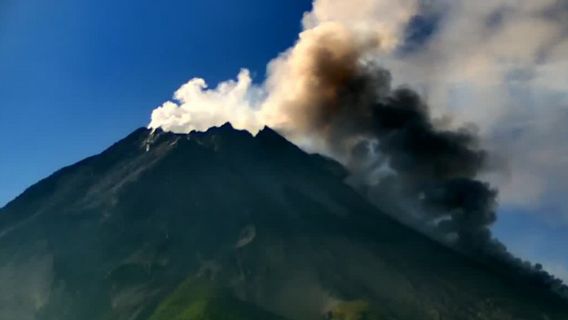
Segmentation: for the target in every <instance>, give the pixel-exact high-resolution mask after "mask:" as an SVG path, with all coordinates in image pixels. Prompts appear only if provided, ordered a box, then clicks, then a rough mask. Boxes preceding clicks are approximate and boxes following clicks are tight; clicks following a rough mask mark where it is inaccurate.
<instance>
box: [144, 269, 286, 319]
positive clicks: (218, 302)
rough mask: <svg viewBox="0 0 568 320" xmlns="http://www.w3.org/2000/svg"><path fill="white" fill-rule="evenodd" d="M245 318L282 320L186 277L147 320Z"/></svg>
mask: <svg viewBox="0 0 568 320" xmlns="http://www.w3.org/2000/svg"><path fill="white" fill-rule="evenodd" d="M245 319H246V320H256V319H258V320H282V318H280V317H278V316H275V315H273V314H271V313H269V312H267V311H264V310H262V309H260V308H259V307H257V306H254V305H252V304H250V303H246V302H243V301H240V300H238V299H237V298H235V297H233V296H232V295H231V294H229V293H228V292H227V290H225V289H223V288H222V287H218V286H216V285H215V284H213V283H211V282H209V281H206V280H203V279H195V278H190V279H188V280H186V281H185V282H184V283H183V284H182V285H181V286H180V287H179V288H178V289H176V290H175V291H174V292H173V293H172V294H171V295H170V296H169V297H167V298H166V299H165V300H164V301H163V302H162V303H161V304H160V305H159V306H158V308H157V309H156V311H155V312H154V314H153V315H152V316H151V317H150V319H149V320H245Z"/></svg>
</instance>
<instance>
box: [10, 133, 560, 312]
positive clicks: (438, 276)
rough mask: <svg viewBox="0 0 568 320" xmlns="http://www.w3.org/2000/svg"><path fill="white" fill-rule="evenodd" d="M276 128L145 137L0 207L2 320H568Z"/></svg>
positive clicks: (538, 294)
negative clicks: (395, 213) (387, 207)
mask: <svg viewBox="0 0 568 320" xmlns="http://www.w3.org/2000/svg"><path fill="white" fill-rule="evenodd" d="M346 174H347V172H346V170H345V169H344V168H343V167H342V166H341V165H340V164H338V163H336V162H334V161H331V160H329V159H326V158H324V157H321V156H318V155H310V154H307V153H305V152H303V151H302V150H301V149H299V148H298V147H296V146H295V145H293V144H291V143H290V142H288V141H287V140H286V139H284V138H283V137H281V136H280V135H279V134H278V133H276V132H275V131H273V130H271V129H269V128H266V129H264V130H262V131H261V132H260V133H259V134H258V135H257V136H254V137H253V136H252V135H250V134H249V133H247V132H244V131H237V130H235V129H233V128H232V127H231V126H230V125H225V126H222V127H219V128H212V129H210V130H209V131H207V132H205V133H197V132H193V133H190V134H187V135H178V134H172V133H166V132H162V131H159V130H158V131H151V130H148V129H139V130H137V131H135V132H133V133H132V134H131V135H129V136H128V137H126V138H125V139H124V140H122V141H120V142H118V143H117V144H115V145H113V146H112V147H110V148H109V149H108V150H106V151H104V152H103V153H101V154H100V155H97V156H94V157H91V158H88V159H86V160H83V161H81V162H79V163H77V164H75V165H72V166H70V167H67V168H64V169H62V170H60V171H59V172H57V173H55V174H53V175H52V176H51V177H49V178H47V179H45V180H43V181H41V182H39V183H37V184H36V185H34V186H32V187H31V188H29V189H28V190H27V191H26V192H24V193H23V194H22V195H21V196H19V197H18V198H16V199H15V200H14V201H12V202H11V203H9V204H8V205H7V206H6V207H4V208H3V209H1V210H0V283H2V286H1V287H0V319H6V320H28V319H29V320H32V319H38V320H77V319H81V320H218V319H235V320H239V319H288V320H304V319H306V320H311V319H314V320H316V319H322V320H323V319H329V320H331V319H336V320H356V319H360V320H363V319H374V320H382V319H385V320H386V319H389V320H391V319H392V320H394V319H399V320H440V319H479V320H481V319H526V320H533V319H534V320H540V319H542V320H549V319H558V320H565V319H568V305H567V304H566V302H565V301H564V300H562V299H560V298H559V297H557V296H555V295H553V294H552V293H550V292H548V291H546V290H544V289H542V288H540V287H536V286H534V285H532V284H531V282H530V281H520V280H519V279H518V278H513V277H510V276H508V275H507V272H505V271H503V270H500V269H499V268H498V267H495V266H491V265H488V264H483V263H479V262H476V261H475V260H474V259H471V258H468V257H465V256H463V255H461V254H458V253H456V252H455V251H453V250H451V249H449V248H447V247H445V246H443V245H440V244H438V243H437V242H435V241H432V240H430V239H429V238H427V237H425V236H423V235H422V234H420V233H418V232H416V231H414V230H413V229H410V228H408V227H406V226H404V225H402V224H400V223H399V222H397V221H396V220H395V219H393V218H392V217H391V215H387V214H385V213H383V212H381V210H379V209H377V208H376V207H375V206H373V205H371V204H370V203H369V202H368V201H367V200H366V199H365V198H363V197H362V196H360V194H359V193H357V192H356V191H355V190H354V189H352V188H351V187H350V186H348V185H347V184H346V183H344V180H345V177H346Z"/></svg>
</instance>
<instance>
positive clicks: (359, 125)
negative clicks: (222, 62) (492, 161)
mask: <svg viewBox="0 0 568 320" xmlns="http://www.w3.org/2000/svg"><path fill="white" fill-rule="evenodd" d="M418 9H419V5H418V2H416V1H401V2H397V3H395V4H393V3H387V2H384V1H372V0H359V1H355V3H349V4H347V3H345V2H342V1H333V0H322V1H316V2H315V3H314V9H313V11H312V12H310V13H308V14H306V15H305V17H304V21H303V25H304V31H303V32H302V33H301V34H300V35H299V40H298V42H297V43H296V45H295V46H294V47H293V48H291V49H289V50H288V51H287V52H285V53H283V54H281V56H280V57H278V58H276V59H275V60H273V61H272V62H271V63H270V65H269V66H268V77H267V80H266V82H265V83H264V84H263V85H262V86H260V87H255V86H253V85H252V81H251V79H250V76H249V73H248V72H247V71H246V70H244V71H242V72H241V74H240V75H239V77H238V79H237V80H236V81H228V82H225V83H222V84H220V85H219V86H218V87H217V88H216V89H213V90H207V86H206V84H205V82H204V81H203V80H201V79H194V80H191V81H190V82H188V83H187V84H186V85H184V86H183V87H182V88H181V89H180V90H179V91H178V92H176V95H175V97H176V100H178V101H179V104H178V105H176V104H174V103H172V102H168V103H166V104H164V105H163V106H162V107H161V108H158V109H157V110H155V111H154V113H153V115H152V123H151V124H150V126H151V127H162V128H164V129H165V130H171V131H176V132H179V131H181V132H189V131H191V130H206V129H207V128H209V127H211V126H217V125H221V124H223V123H224V122H226V121H230V122H231V123H232V124H233V125H234V126H235V127H236V128H241V129H247V130H249V131H251V132H252V133H256V132H258V130H259V129H261V128H262V127H263V126H264V125H268V126H270V127H273V128H276V129H278V130H280V131H281V132H282V133H284V134H285V135H286V136H287V137H288V138H289V139H291V140H293V141H295V142H297V143H299V144H301V145H304V146H306V147H307V148H310V149H312V150H315V151H319V152H324V153H326V154H329V155H331V156H333V157H335V158H337V159H340V160H341V161H342V162H343V163H345V164H346V165H347V166H348V167H349V168H350V169H351V170H352V171H353V172H354V173H355V174H357V175H362V176H367V177H370V176H372V175H373V174H374V173H376V172H377V171H380V170H381V168H385V166H388V167H389V168H390V169H391V170H392V172H393V175H392V176H390V179H389V180H390V181H391V182H393V181H394V183H391V184H390V186H389V187H388V188H389V189H392V190H395V191H394V192H396V194H397V196H398V197H401V199H405V201H412V202H413V203H414V202H415V204H416V207H415V209H416V210H420V211H428V212H436V214H434V215H433V217H432V218H433V219H434V218H435V219H444V226H445V229H446V230H445V231H447V232H450V233H455V235H456V236H457V237H458V238H459V239H461V240H462V241H466V240H465V239H466V238H467V242H468V243H471V242H478V239H474V238H476V237H478V236H481V235H483V237H484V240H483V241H487V240H488V236H487V234H488V231H487V230H486V229H487V226H488V225H489V224H490V223H492V222H493V221H494V210H493V209H494V208H493V203H494V202H495V193H494V192H492V191H490V190H489V188H488V187H487V185H485V184H482V183H480V182H477V181H475V180H473V179H475V178H476V176H477V175H478V173H479V171H480V170H481V169H482V167H483V165H484V163H483V161H484V154H483V152H481V151H479V150H478V149H477V145H476V138H475V137H474V135H472V134H471V133H470V132H466V131H465V130H461V131H450V130H442V129H438V128H437V127H436V126H435V125H434V123H433V119H431V117H430V114H429V108H428V106H427V105H426V103H425V102H423V101H422V100H421V98H420V97H419V96H418V94H416V93H415V92H413V91H412V90H410V89H393V88H391V75H390V73H389V72H388V71H387V70H385V69H383V68H381V67H380V66H379V65H378V63H379V62H377V57H378V56H380V55H381V54H384V53H388V52H392V51H393V50H395V49H396V48H397V47H398V46H399V45H400V43H401V41H402V39H403V35H404V28H405V26H406V25H407V24H408V23H409V21H410V19H411V18H412V17H413V16H414V15H415V13H416V11H417V10H418ZM362 164H365V165H362ZM393 177H396V178H393ZM383 178H387V177H383ZM378 183H384V181H383V182H381V181H379V180H376V181H372V179H371V180H369V179H367V185H368V187H374V186H375V185H376V184H378ZM381 188H382V189H385V188H386V187H385V186H384V185H382V186H381ZM450 188H452V190H450ZM431 190H434V191H431ZM427 191H428V192H427ZM426 207H428V210H426ZM434 208H435V209H434ZM446 219H447V220H446ZM485 238H487V239H485Z"/></svg>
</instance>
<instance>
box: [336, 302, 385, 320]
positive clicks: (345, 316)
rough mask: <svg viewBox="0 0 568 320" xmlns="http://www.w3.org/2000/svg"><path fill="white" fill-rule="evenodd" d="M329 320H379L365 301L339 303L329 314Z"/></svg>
mask: <svg viewBox="0 0 568 320" xmlns="http://www.w3.org/2000/svg"><path fill="white" fill-rule="evenodd" d="M329 319H331V320H379V319H381V317H379V315H378V314H376V312H374V311H373V310H372V308H371V306H370V305H369V303H368V302H367V301H364V300H355V301H349V302H341V303H339V304H338V305H337V306H336V307H335V308H333V310H331V311H330V313H329Z"/></svg>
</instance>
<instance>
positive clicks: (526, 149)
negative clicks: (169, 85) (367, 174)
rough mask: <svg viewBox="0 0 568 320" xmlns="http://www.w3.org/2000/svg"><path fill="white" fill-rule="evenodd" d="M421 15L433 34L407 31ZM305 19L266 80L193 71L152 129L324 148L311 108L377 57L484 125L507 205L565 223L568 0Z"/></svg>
mask: <svg viewBox="0 0 568 320" xmlns="http://www.w3.org/2000/svg"><path fill="white" fill-rule="evenodd" d="M417 21H425V23H426V25H427V27H431V28H432V29H433V30H432V32H431V34H425V35H419V36H417V37H416V38H417V39H418V40H416V39H414V37H413V36H414V34H413V32H415V31H416V30H413V24H414V23H416V22H417ZM303 26H304V31H303V32H302V33H301V34H300V35H299V39H298V41H297V43H296V44H295V45H294V46H293V47H292V48H291V49H289V50H288V51H286V52H284V53H282V54H281V55H280V56H279V57H277V58H275V59H274V60H273V61H272V62H270V64H269V65H268V67H267V77H266V80H265V82H264V83H263V84H260V85H253V84H252V81H251V78H250V76H249V74H248V72H247V71H246V70H245V71H242V72H241V74H240V75H239V77H238V79H237V80H231V81H227V82H224V83H221V84H219V86H218V87H217V88H215V89H208V88H207V86H206V84H205V82H204V80H202V79H194V80H191V81H189V82H188V83H187V84H186V85H184V86H183V87H182V88H181V89H180V90H179V91H178V92H176V94H175V100H176V101H177V102H176V103H174V102H167V103H165V104H164V105H163V106H161V107H160V108H157V109H156V110H155V111H154V112H153V114H152V122H151V124H150V127H152V128H157V127H161V128H163V129H164V130H167V131H174V132H189V131H192V130H198V131H203V130H206V129H207V128H209V127H211V126H217V125H220V124H222V123H224V122H227V121H230V122H231V123H232V124H233V125H234V126H235V127H236V128H239V129H247V130H249V131H250V132H252V133H256V132H258V130H259V129H260V128H262V127H263V126H265V125H268V126H270V127H273V128H275V129H277V130H279V131H280V132H282V133H283V134H285V135H286V136H287V137H288V138H289V139H291V140H292V141H294V142H296V143H298V144H300V145H303V146H304V147H306V148H308V149H310V150H311V151H319V152H325V153H328V154H329V153H330V152H329V150H328V147H329V146H327V145H326V144H325V143H324V142H322V141H323V140H325V139H323V138H322V135H325V134H327V133H326V126H327V125H329V123H326V122H325V121H323V122H322V123H318V121H317V120H318V119H319V117H320V116H321V115H320V114H318V112H320V110H321V107H322V106H323V105H325V106H326V107H327V108H334V103H337V102H336V97H337V95H338V94H340V92H339V90H341V88H342V86H344V85H345V84H346V83H345V81H346V79H348V78H349V77H350V76H351V75H352V73H353V72H355V71H356V69H357V68H358V67H360V65H362V64H372V63H376V64H378V65H380V66H382V67H385V68H386V69H388V70H390V71H391V73H392V76H393V80H394V83H395V84H397V85H398V84H407V85H409V86H410V87H412V88H413V89H415V90H418V91H419V92H420V93H421V94H423V96H424V97H426V100H427V103H428V104H429V105H430V106H431V107H432V108H433V113H434V115H435V116H439V117H444V116H448V115H449V116H451V117H452V118H453V119H454V120H456V121H454V123H457V124H464V123H474V124H475V125H476V126H477V127H478V128H479V130H480V132H479V133H480V135H481V138H482V142H483V147H484V148H487V149H489V150H490V151H491V153H495V154H497V155H498V156H499V157H498V158H501V159H505V160H506V162H508V166H507V168H508V174H507V175H503V174H500V175H492V176H488V177H487V178H488V179H491V181H492V182H493V183H494V184H496V185H497V186H498V187H499V189H500V202H501V203H502V204H504V205H508V206H523V207H527V206H531V207H532V208H533V209H542V208H547V209H548V210H547V211H548V212H550V213H549V214H550V215H551V219H553V220H554V221H556V222H558V221H566V222H568V205H566V204H565V203H563V202H562V201H561V199H562V197H561V195H562V194H563V193H564V192H565V191H564V190H566V189H567V187H568V183H567V181H568V171H567V170H565V168H566V167H567V165H568V140H567V139H566V137H568V126H566V125H565V123H566V122H567V121H568V2H567V1H559V0H541V1H534V0H516V1H510V0H494V1H490V2H486V1H470V0H456V1H448V0H424V1H419V0H404V1H387V0H354V1H342V0H315V1H314V4H313V10H312V11H311V12H309V13H306V14H305V16H304V19H303ZM423 28H424V27H423ZM426 29H427V28H426ZM416 32H420V30H418V31H416ZM330 66H334V67H333V68H331V67H330ZM315 120H316V121H315ZM324 120H325V119H324ZM314 121H315V122H316V124H318V125H319V127H317V128H314V126H313V125H314ZM341 156H342V155H338V157H341ZM340 160H344V159H340ZM535 211H538V210H535Z"/></svg>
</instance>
